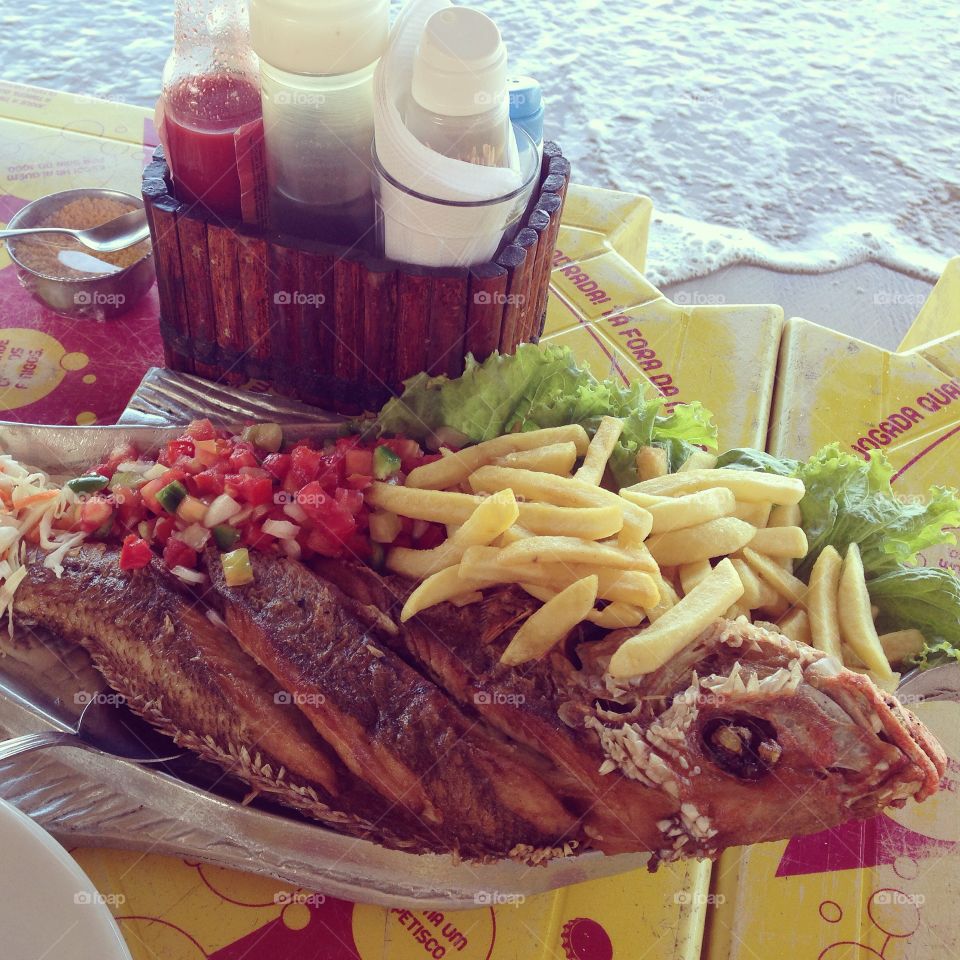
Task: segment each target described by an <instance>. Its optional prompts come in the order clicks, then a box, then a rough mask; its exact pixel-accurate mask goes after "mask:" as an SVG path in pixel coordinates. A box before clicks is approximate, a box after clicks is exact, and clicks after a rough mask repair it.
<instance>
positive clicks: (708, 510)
mask: <svg viewBox="0 0 960 960" xmlns="http://www.w3.org/2000/svg"><path fill="white" fill-rule="evenodd" d="M735 506H736V500H734V498H733V494H732V493H731V492H730V491H729V490H726V489H724V488H723V487H715V488H714V489H713V490H701V491H700V492H699V493H691V494H688V495H686V496H683V497H672V498H669V499H663V500H661V501H659V502H657V503H654V504H652V505H651V506H649V507H647V508H646V509H647V511H648V512H649V513H650V516H652V517H653V533H669V532H670V531H671V530H682V529H684V528H685V527H695V526H697V524H700V523H706V522H707V521H708V520H717V519H719V518H720V517H727V516H730V515H731V514H732V513H733V510H734V507H735Z"/></svg>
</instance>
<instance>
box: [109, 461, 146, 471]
mask: <svg viewBox="0 0 960 960" xmlns="http://www.w3.org/2000/svg"><path fill="white" fill-rule="evenodd" d="M153 467H154V463H153V461H152V460H127V461H125V462H124V463H121V464H120V466H119V467H117V473H146V472H147V471H148V470H152V469H153Z"/></svg>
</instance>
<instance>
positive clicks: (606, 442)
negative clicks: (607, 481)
mask: <svg viewBox="0 0 960 960" xmlns="http://www.w3.org/2000/svg"><path fill="white" fill-rule="evenodd" d="M621 433H623V420H621V419H620V418H619V417H603V418H602V419H601V420H600V426H599V427H597V432H596V433H595V434H594V435H593V439H592V440H591V441H590V446H589V447H588V448H587V454H586V456H585V457H584V458H583V463H582V464H581V466H580V469H579V470H578V471H577V472H576V473H575V474H574V476H575V477H576V478H577V479H578V480H582V481H583V482H584V483H597V484H598V483H600V481H601V480H602V479H603V471H604V470H606V469H607V461H608V460H609V459H610V456H611V454H612V453H613V451H614V449H615V448H616V446H617V441H618V440H619V439H620V434H621Z"/></svg>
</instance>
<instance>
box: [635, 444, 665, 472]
mask: <svg viewBox="0 0 960 960" xmlns="http://www.w3.org/2000/svg"><path fill="white" fill-rule="evenodd" d="M668 467H669V463H668V462H667V451H666V450H664V449H663V447H641V448H640V449H639V450H638V451H637V476H638V477H639V478H640V479H641V480H653V479H654V478H656V477H662V476H665V475H666V473H667V468H668Z"/></svg>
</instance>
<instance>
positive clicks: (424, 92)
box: [404, 7, 512, 167]
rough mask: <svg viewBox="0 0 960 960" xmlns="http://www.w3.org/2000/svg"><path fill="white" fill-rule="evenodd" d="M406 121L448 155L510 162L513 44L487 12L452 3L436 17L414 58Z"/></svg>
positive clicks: (486, 163)
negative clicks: (509, 63) (506, 43)
mask: <svg viewBox="0 0 960 960" xmlns="http://www.w3.org/2000/svg"><path fill="white" fill-rule="evenodd" d="M404 123H405V124H406V126H407V129H408V130H409V131H410V132H411V133H412V134H413V135H414V136H415V137H416V138H417V139H418V140H419V141H420V142H421V143H422V144H424V145H425V146H427V147H430V148H431V149H432V150H435V151H436V152H437V153H440V154H443V155H444V156H445V157H452V158H454V159H455V160H465V161H467V162H468V163H477V164H482V165H484V166H488V167H503V166H508V165H509V151H508V149H507V147H508V144H509V138H510V137H511V135H512V131H511V129H510V99H509V95H508V93H507V49H506V47H505V46H504V43H503V40H502V39H501V37H500V31H499V30H498V29H497V25H496V24H495V23H494V22H493V21H492V20H491V19H490V18H489V17H488V16H487V15H486V14H483V13H481V12H480V11H479V10H473V9H471V8H470V7H450V8H449V9H446V10H439V11H437V13H435V14H434V15H433V16H432V17H430V19H429V20H428V21H427V23H426V25H425V27H424V30H423V36H422V37H421V38H420V45H419V46H418V47H417V51H416V54H415V56H414V60H413V79H412V82H411V88H410V97H409V99H408V101H407V105H406V110H405V112H404Z"/></svg>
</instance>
